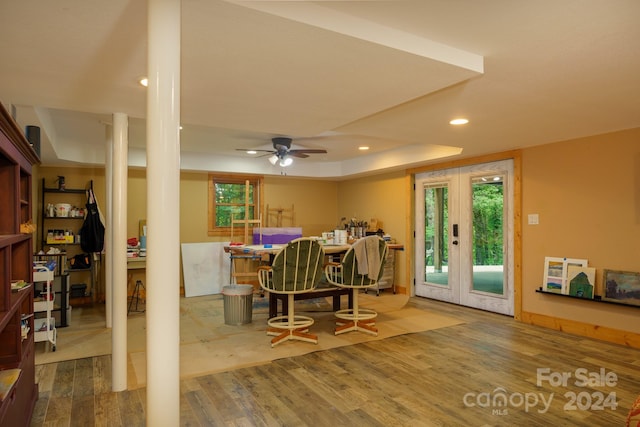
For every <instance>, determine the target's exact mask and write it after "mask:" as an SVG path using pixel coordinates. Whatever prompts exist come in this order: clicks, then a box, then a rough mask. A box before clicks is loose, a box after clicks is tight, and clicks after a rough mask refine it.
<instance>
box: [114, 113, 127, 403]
mask: <svg viewBox="0 0 640 427" xmlns="http://www.w3.org/2000/svg"><path fill="white" fill-rule="evenodd" d="M128 131H129V123H128V118H127V116H126V115H125V114H123V113H115V114H114V115H113V178H112V180H113V209H112V210H111V217H112V218H113V219H112V224H113V237H112V239H113V247H112V250H111V255H112V259H113V303H112V312H113V329H112V331H111V348H112V352H111V369H112V372H111V378H112V380H111V382H112V386H111V389H112V390H113V391H123V390H126V389H127V154H128V149H129V134H128Z"/></svg>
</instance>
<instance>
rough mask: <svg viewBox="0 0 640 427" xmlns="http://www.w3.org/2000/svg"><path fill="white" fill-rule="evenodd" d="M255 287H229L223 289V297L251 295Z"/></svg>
mask: <svg viewBox="0 0 640 427" xmlns="http://www.w3.org/2000/svg"><path fill="white" fill-rule="evenodd" d="M251 294H253V285H229V286H224V287H223V288H222V295H251Z"/></svg>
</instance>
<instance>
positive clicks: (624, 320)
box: [522, 129, 640, 333]
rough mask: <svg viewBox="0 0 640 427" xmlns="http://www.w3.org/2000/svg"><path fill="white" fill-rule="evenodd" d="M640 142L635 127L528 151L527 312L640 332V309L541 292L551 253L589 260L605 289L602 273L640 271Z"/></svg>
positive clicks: (525, 183) (524, 228)
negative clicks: (531, 218) (531, 221)
mask: <svg viewBox="0 0 640 427" xmlns="http://www.w3.org/2000/svg"><path fill="white" fill-rule="evenodd" d="M638 141H640V129H634V130H629V131H623V132H617V133H612V134H606V135H598V136H592V137H588V138H583V139H576V140H572V141H569V142H562V143H555V144H549V145H543V146H538V147H533V148H529V149H526V150H523V158H522V163H523V177H522V193H523V206H522V207H523V209H522V216H523V225H522V248H523V251H522V254H523V256H522V266H523V270H522V272H523V280H522V281H523V311H524V312H529V313H536V314H539V315H543V316H551V317H555V318H562V319H570V320H573V321H577V322H582V323H586V324H592V325H601V326H605V327H610V328H614V329H621V330H625V331H631V332H635V333H640V322H639V321H638V318H639V316H640V307H638V308H635V307H625V306H619V305H611V304H603V303H593V302H587V301H574V300H570V299H567V298H561V297H555V296H552V295H540V294H537V293H535V290H536V289H538V287H540V286H541V285H542V280H543V273H544V258H545V256H552V257H567V258H580V259H587V260H588V261H589V266H591V267H595V268H596V277H597V278H596V287H597V288H599V289H601V286H602V270H603V269H613V270H627V271H638V272H640V143H639V142H638ZM532 213H537V214H539V216H540V224H539V225H527V215H528V214H532ZM598 293H600V292H598Z"/></svg>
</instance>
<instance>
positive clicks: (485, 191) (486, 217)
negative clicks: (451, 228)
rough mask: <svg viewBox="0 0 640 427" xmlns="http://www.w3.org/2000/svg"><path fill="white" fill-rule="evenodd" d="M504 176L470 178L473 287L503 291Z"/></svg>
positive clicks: (479, 289)
mask: <svg viewBox="0 0 640 427" xmlns="http://www.w3.org/2000/svg"><path fill="white" fill-rule="evenodd" d="M503 182H504V176H502V175H490V176H482V177H475V178H473V179H472V183H471V186H472V200H473V245H472V247H473V286H472V289H473V290H474V291H481V292H488V293H492V294H498V295H503V294H504V268H503V264H504V191H503V190H504V185H503Z"/></svg>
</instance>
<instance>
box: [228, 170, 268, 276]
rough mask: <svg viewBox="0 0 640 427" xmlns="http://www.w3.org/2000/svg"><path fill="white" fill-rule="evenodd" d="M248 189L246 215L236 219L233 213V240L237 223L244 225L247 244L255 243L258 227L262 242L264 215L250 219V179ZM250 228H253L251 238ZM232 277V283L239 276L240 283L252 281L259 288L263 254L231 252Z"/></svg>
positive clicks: (245, 242)
mask: <svg viewBox="0 0 640 427" xmlns="http://www.w3.org/2000/svg"><path fill="white" fill-rule="evenodd" d="M245 185H246V187H247V191H245V217H244V218H242V219H236V218H235V217H234V215H233V214H231V241H232V242H233V241H234V239H233V235H234V231H235V229H236V225H243V229H244V234H243V237H244V240H242V243H244V244H245V245H251V244H253V230H254V229H255V228H256V227H258V229H259V233H260V238H259V241H258V243H259V244H262V215H259V217H258V219H248V218H247V217H246V215H247V212H248V206H249V181H247V182H246V183H245ZM249 228H251V231H252V233H251V240H249ZM230 257H231V277H230V282H231V283H232V284H234V283H238V278H241V282H240V283H247V282H248V283H250V284H252V285H253V286H254V288H255V287H257V288H258V289H259V288H260V285H259V284H258V266H259V265H260V264H261V263H262V256H256V255H244V254H233V253H231V255H230Z"/></svg>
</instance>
